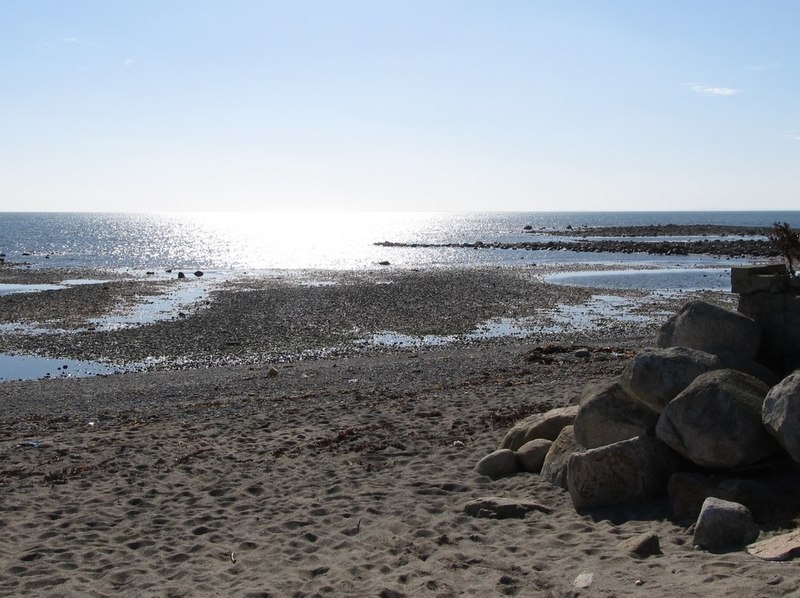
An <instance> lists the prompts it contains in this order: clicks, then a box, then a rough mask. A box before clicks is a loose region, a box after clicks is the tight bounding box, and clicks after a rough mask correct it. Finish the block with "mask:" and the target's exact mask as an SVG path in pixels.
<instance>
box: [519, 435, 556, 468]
mask: <svg viewBox="0 0 800 598" xmlns="http://www.w3.org/2000/svg"><path fill="white" fill-rule="evenodd" d="M552 444H553V441H552V440H547V439H545V438H537V439H535V440H531V441H530V442H526V443H525V444H523V445H522V446H521V447H519V450H518V451H517V462H518V463H519V467H520V469H521V470H523V471H527V472H528V473H539V472H540V471H542V465H544V458H545V457H546V456H547V451H549V450H550V446H551V445H552Z"/></svg>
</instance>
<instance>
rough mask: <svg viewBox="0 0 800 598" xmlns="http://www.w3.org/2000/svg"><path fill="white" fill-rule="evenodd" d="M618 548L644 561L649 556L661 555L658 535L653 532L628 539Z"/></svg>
mask: <svg viewBox="0 0 800 598" xmlns="http://www.w3.org/2000/svg"><path fill="white" fill-rule="evenodd" d="M618 546H619V548H620V550H622V552H626V553H628V554H631V555H633V556H638V557H640V558H643V559H645V558H647V557H649V556H654V555H657V554H661V546H660V544H659V541H658V535H657V534H655V533H653V532H645V533H643V534H639V535H638V536H634V537H633V538H628V539H627V540H623V541H622V542H620V543H619V545H618ZM637 585H641V584H637Z"/></svg>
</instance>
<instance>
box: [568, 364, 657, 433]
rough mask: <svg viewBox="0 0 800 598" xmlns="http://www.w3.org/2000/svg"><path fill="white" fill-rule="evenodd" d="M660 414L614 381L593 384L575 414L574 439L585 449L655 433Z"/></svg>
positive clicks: (617, 381) (618, 382)
mask: <svg viewBox="0 0 800 598" xmlns="http://www.w3.org/2000/svg"><path fill="white" fill-rule="evenodd" d="M657 421H658V413H657V412H655V411H653V410H652V409H651V408H650V407H648V406H647V405H646V404H644V403H643V402H641V401H639V400H638V399H635V398H634V397H632V396H631V395H630V393H629V392H628V391H627V390H626V389H625V388H624V387H623V386H622V385H621V384H620V381H619V380H612V381H609V382H605V383H603V384H600V385H597V386H593V387H591V388H590V389H589V390H588V391H587V393H586V395H585V396H584V398H583V400H582V401H581V404H580V407H579V409H578V415H577V416H576V417H575V423H574V424H573V426H574V428H575V440H576V441H577V442H578V443H579V444H580V445H582V446H585V447H586V448H595V447H598V446H605V445H606V444H613V443H615V442H619V441H620V440H627V439H628V438H634V437H636V436H640V435H642V434H647V435H650V436H652V435H653V434H654V433H655V429H656V422H657Z"/></svg>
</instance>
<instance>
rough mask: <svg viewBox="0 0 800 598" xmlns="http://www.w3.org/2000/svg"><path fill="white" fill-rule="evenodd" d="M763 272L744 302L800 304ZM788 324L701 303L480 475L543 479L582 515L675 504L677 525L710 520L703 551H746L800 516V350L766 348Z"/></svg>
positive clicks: (739, 271)
mask: <svg viewBox="0 0 800 598" xmlns="http://www.w3.org/2000/svg"><path fill="white" fill-rule="evenodd" d="M762 270H763V269H759V268H735V269H734V272H733V275H732V278H733V280H734V285H733V286H734V290H736V289H737V286H738V288H740V289H741V288H743V287H746V288H747V289H748V291H749V293H750V294H751V295H753V294H756V293H767V294H770V295H776V294H779V293H782V294H787V295H791V296H787V297H784V299H783V300H782V302H781V304H782V305H784V306H785V305H786V304H787V303H788V304H789V305H794V306H798V305H800V303H798V302H797V301H795V299H796V294H797V292H798V291H797V289H795V288H791V286H790V287H787V286H781V285H780V284H778V283H776V282H775V281H764V280H763V278H764V276H765V273H764V272H763V271H762ZM767 274H768V275H770V276H772V275H777V274H780V273H779V272H778V271H777V269H776V268H775V267H774V266H770V267H769V271H768V272H767ZM784 274H785V272H784ZM748 276H749V277H750V278H754V279H755V281H756V282H752V281H751V282H747V281H748V280H749V279H748ZM737 281H738V282H737ZM742 281H745V282H742ZM753 288H755V290H753ZM776 289H777V290H776ZM776 301H777V300H776V299H775V298H774V297H767V298H766V302H767V303H769V304H772V303H775V302H776ZM746 303H747V305H748V306H750V307H751V308H752V306H753V305H754V304H757V303H758V301H754V299H753V297H750V298H749V299H748V300H747V302H746ZM755 311H757V310H755ZM795 315H796V314H795ZM791 317H794V315H792V316H791ZM774 318H775V314H772V313H771V314H770V321H769V322H768V325H767V326H763V325H762V324H761V323H760V322H759V321H758V320H757V319H754V318H751V317H749V316H747V315H745V314H743V313H741V312H740V311H733V310H731V309H728V308H725V307H720V306H718V305H714V304H711V303H707V302H703V301H692V302H689V303H688V304H686V305H685V306H684V307H683V308H682V309H681V310H680V311H679V312H678V313H677V314H675V315H674V316H672V317H671V318H670V319H669V320H668V321H667V322H666V323H665V324H664V325H663V326H662V328H661V331H660V333H659V335H658V338H657V339H656V342H655V346H654V347H650V348H646V349H644V350H642V351H640V352H639V353H638V354H637V355H636V356H635V357H634V358H633V359H632V360H631V361H630V362H629V363H628V364H627V365H626V366H625V368H624V369H623V371H622V373H621V374H620V375H619V376H618V377H617V378H616V379H613V380H608V381H607V382H605V383H603V384H600V385H595V386H591V387H588V388H587V389H586V391H585V393H584V396H583V398H582V400H581V401H580V404H579V405H577V406H570V407H564V408H561V409H556V410H553V411H550V412H548V413H544V414H537V415H534V416H531V417H529V418H527V419H525V420H522V421H520V422H518V423H517V424H515V425H514V426H513V427H512V428H511V429H510V430H509V431H508V433H507V434H506V435H505V437H504V438H503V440H502V441H501V443H500V446H499V448H498V450H497V451H495V452H494V453H492V454H491V455H488V456H487V457H485V458H484V459H482V460H481V462H480V463H478V465H477V467H476V470H477V471H478V472H479V473H481V474H483V475H488V476H490V477H492V478H497V477H503V476H507V475H513V474H515V473H517V472H521V471H525V472H532V473H539V474H540V475H541V476H542V477H543V478H544V479H546V480H547V481H549V482H550V483H552V484H554V485H557V486H561V487H562V488H564V489H566V490H567V491H568V492H569V494H570V497H571V499H572V503H573V505H574V506H575V508H576V509H577V510H579V511H584V510H587V509H595V508H598V507H608V506H615V505H623V504H630V503H635V502H643V501H646V500H649V499H652V498H655V497H658V496H661V495H665V494H668V496H669V500H670V505H671V507H672V512H673V518H674V519H676V520H685V521H688V520H691V521H696V525H695V530H696V531H695V542H694V543H695V544H696V545H698V546H700V547H703V548H706V549H708V550H729V549H736V548H741V546H743V545H745V544H747V543H750V542H752V541H753V540H755V539H756V538H757V537H758V533H759V528H758V526H757V523H762V524H767V525H771V524H774V522H775V521H776V518H783V519H781V521H783V522H785V521H789V520H791V519H792V518H793V517H796V516H797V514H798V513H800V466H799V465H798V463H800V369H796V370H794V371H791V370H790V371H786V370H785V369H781V368H780V367H776V364H777V363H780V364H792V365H794V364H795V361H794V359H793V358H792V356H794V357H797V356H799V355H800V343H798V344H797V346H791V342H788V343H787V340H786V339H787V338H788V339H789V340H790V341H791V339H792V338H794V337H793V336H792V335H793V334H796V331H793V332H789V333H786V332H784V333H783V336H782V338H781V339H780V342H779V343H776V342H774V341H770V340H769V339H768V338H766V337H767V335H768V334H770V332H771V331H772V330H775V329H780V326H778V325H776V323H775V321H774ZM797 334H800V333H797ZM776 346H779V347H780V349H781V351H782V353H781V355H780V356H781V359H780V360H776V359H774V357H775V355H776V352H775V347H776ZM765 347H766V350H765ZM765 355H766V356H768V357H770V358H771V359H770V360H769V361H766V362H765V360H764V359H763V356H765ZM787 356H788V358H787ZM759 360H760V361H759ZM698 517H699V519H698Z"/></svg>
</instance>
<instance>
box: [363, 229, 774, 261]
mask: <svg viewBox="0 0 800 598" xmlns="http://www.w3.org/2000/svg"><path fill="white" fill-rule="evenodd" d="M770 230H771V229H770V228H765V227H745V226H723V225H707V224H692V225H688V224H684V225H678V224H663V225H650V226H608V227H577V228H566V229H563V230H561V229H558V230H556V229H544V228H540V229H534V228H533V227H531V226H526V227H525V229H524V231H523V232H525V233H529V234H530V235H531V236H533V237H534V238H535V237H536V236H537V235H539V236H543V235H546V236H547V239H546V240H544V239H543V240H540V241H536V240H534V241H524V242H484V241H481V240H476V241H471V242H464V243H439V244H437V243H396V242H392V241H382V242H380V243H376V245H379V246H382V247H414V248H419V247H431V248H435V247H449V248H462V249H470V248H471V249H516V250H528V251H577V252H585V253H621V254H632V253H642V254H649V255H714V256H721V257H745V256H752V257H759V258H775V257H778V256H779V252H778V251H777V250H776V249H775V247H774V246H773V245H772V243H770V241H768V240H767V239H766V238H765V237H766V235H767V233H768V232H769V231H770ZM553 237H563V238H553ZM576 237H623V238H622V239H619V238H614V239H610V238H609V239H585V238H584V239H576ZM642 237H664V240H663V241H642V240H639V239H641V238H642ZM673 237H691V238H690V239H688V240H671V238H673ZM694 237H714V238H711V239H709V238H694ZM719 237H731V238H719ZM748 237H753V238H748Z"/></svg>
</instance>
